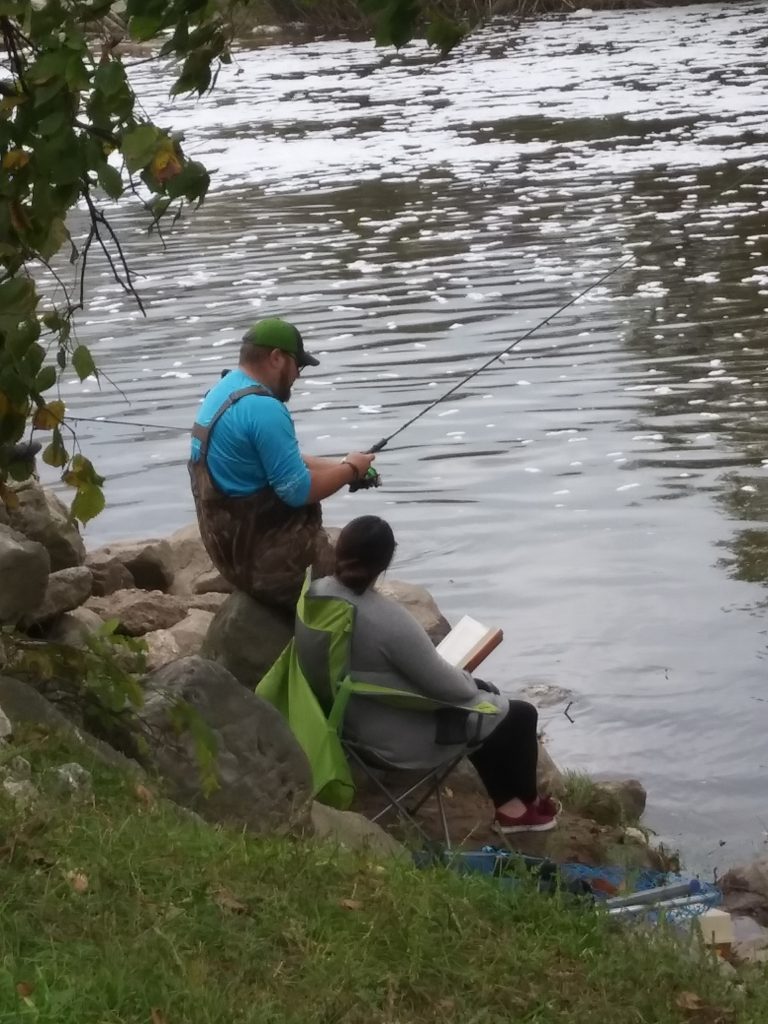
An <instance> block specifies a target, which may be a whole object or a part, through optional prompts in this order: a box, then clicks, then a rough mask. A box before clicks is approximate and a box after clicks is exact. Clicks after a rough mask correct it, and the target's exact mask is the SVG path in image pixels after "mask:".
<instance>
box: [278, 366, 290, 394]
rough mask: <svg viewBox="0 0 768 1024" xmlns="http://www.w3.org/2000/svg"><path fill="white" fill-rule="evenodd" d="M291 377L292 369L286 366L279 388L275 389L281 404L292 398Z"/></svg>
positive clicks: (279, 381) (281, 375)
mask: <svg viewBox="0 0 768 1024" xmlns="http://www.w3.org/2000/svg"><path fill="white" fill-rule="evenodd" d="M290 376H291V370H290V367H288V366H286V367H285V369H284V370H283V371H282V372H281V374H280V378H279V380H278V382H277V386H276V387H275V388H274V392H275V397H276V398H279V399H280V401H281V402H287V401H288V399H289V398H290V397H291V384H290V383H289V381H290Z"/></svg>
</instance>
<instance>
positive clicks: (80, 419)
mask: <svg viewBox="0 0 768 1024" xmlns="http://www.w3.org/2000/svg"><path fill="white" fill-rule="evenodd" d="M634 258H635V255H634V253H630V255H629V256H625V257H624V259H623V260H622V261H621V262H620V263H617V264H616V266H615V267H612V268H611V269H610V270H608V271H606V273H605V274H603V275H602V277H599V278H598V279H597V280H596V281H593V282H592V284H590V285H587V287H586V288H585V289H584V290H583V291H581V292H579V293H578V295H574V296H573V297H572V298H570V299H569V300H568V301H567V302H565V303H563V305H562V306H559V307H558V308H557V309H556V310H554V311H553V312H552V313H550V314H549V316H547V317H545V318H544V319H543V320H540V321H539V322H538V323H537V324H534V326H533V327H531V328H530V330H528V331H526V332H525V334H521V335H520V337H519V338H515V340H514V341H513V342H511V344H509V345H507V347H506V348H505V349H502V351H501V352H497V353H496V354H495V355H493V356H491V358H490V359H487V360H486V361H485V362H484V363H483V364H482V366H478V367H477V369H476V370H473V371H472V372H471V373H470V374H468V376H466V377H463V378H462V379H461V380H460V381H458V383H456V384H454V385H453V387H452V388H449V389H448V390H447V391H445V392H444V393H443V394H442V395H440V396H439V398H436V399H435V400H434V402H430V403H429V405H426V406H424V408H423V409H421V410H420V411H419V412H417V413H416V415H415V416H412V417H411V418H410V419H409V420H408V421H407V422H406V423H403V425H402V426H400V427H398V428H397V430H395V431H394V432H393V433H391V434H389V435H388V436H387V437H383V438H382V439H381V440H380V441H377V442H376V444H375V445H374V446H373V447H372V448H369V449H368V451H369V452H370V453H374V452H380V451H381V450H382V449H383V448H384V447H385V446H386V445H388V444H389V442H390V441H391V440H392V438H393V437H397V435H398V434H402V432H403V431H404V430H405V429H406V428H407V427H410V426H411V424H413V423H415V422H416V421H417V420H420V419H421V417H422V416H426V414H427V413H428V412H429V411H430V410H431V409H434V408H435V406H436V405H439V404H440V403H441V402H443V401H445V399H446V398H448V397H449V396H450V395H452V394H453V393H454V392H455V391H458V390H459V388H463V387H464V385H465V384H468V383H469V382H470V381H471V380H472V378H473V377H476V376H477V375H478V374H479V373H482V372H483V370H487V369H488V367H489V366H492V365H493V363H495V362H496V360H497V359H501V357H502V356H505V355H507V353H508V352H511V351H512V349H513V348H515V346H516V345H519V344H520V343H521V342H523V341H525V340H526V339H527V338H530V337H531V335H532V334H535V332H536V331H538V330H540V329H541V328H542V327H544V326H546V324H548V323H549V322H550V320H554V319H555V317H556V316H559V315H560V314H561V313H562V312H564V310H566V309H568V307H569V306H572V305H573V304H574V303H575V302H578V301H579V299H583V298H584V296H585V295H587V294H588V293H589V292H591V291H592V289H593V288H597V287H598V286H599V285H601V284H602V283H603V281H607V280H608V278H609V277H611V276H612V275H613V274H616V273H618V271H619V270H621V268H622V267H624V266H626V265H627V263H629V262H630V261H631V260H633V259H634ZM65 418H66V419H67V420H71V421H72V422H73V423H114V424H117V426H121V427H124V426H132V427H147V428H149V429H151V430H178V431H187V430H189V427H175V426H173V424H169V425H166V426H163V424H161V423H139V422H137V421H136V420H128V421H126V420H113V419H109V418H108V417H106V416H93V417H89V416H67V417H65Z"/></svg>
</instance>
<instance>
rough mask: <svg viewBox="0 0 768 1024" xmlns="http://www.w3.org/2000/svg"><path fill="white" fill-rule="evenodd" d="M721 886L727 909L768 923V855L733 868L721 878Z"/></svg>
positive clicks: (761, 922) (760, 922)
mask: <svg viewBox="0 0 768 1024" xmlns="http://www.w3.org/2000/svg"><path fill="white" fill-rule="evenodd" d="M720 888H721V889H722V892H723V896H724V906H725V909H726V910H730V911H731V912H732V913H736V914H744V915H746V916H747V917H751V918H753V919H754V920H755V921H757V922H758V924H761V925H764V926H766V925H768V857H758V858H757V860H753V861H752V863H751V864H744V865H741V866H740V867H735V868H731V870H730V871H727V872H726V873H725V874H724V875H723V877H722V878H721V879H720Z"/></svg>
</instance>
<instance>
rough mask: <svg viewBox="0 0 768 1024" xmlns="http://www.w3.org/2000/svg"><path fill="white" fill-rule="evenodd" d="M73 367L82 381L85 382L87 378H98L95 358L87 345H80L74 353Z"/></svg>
mask: <svg viewBox="0 0 768 1024" xmlns="http://www.w3.org/2000/svg"><path fill="white" fill-rule="evenodd" d="M72 365H73V366H74V368H75V373H76V374H77V376H78V377H79V378H80V380H85V378H86V377H91V376H96V364H95V363H94V361H93V356H92V355H91V353H90V351H89V350H88V349H87V348H86V347H85V345H78V346H77V348H76V349H75V351H74V352H73V353H72Z"/></svg>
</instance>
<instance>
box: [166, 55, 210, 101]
mask: <svg viewBox="0 0 768 1024" xmlns="http://www.w3.org/2000/svg"><path fill="white" fill-rule="evenodd" d="M210 84H211V54H210V53H209V52H208V51H207V50H195V51H193V52H192V53H190V54H189V56H188V57H187V59H186V60H185V61H184V65H183V67H182V69H181V75H180V76H179V78H178V79H177V80H176V82H174V84H173V87H172V88H171V95H172V96H178V95H179V94H180V93H185V92H196V93H198V94H199V95H201V96H202V94H203V93H204V92H205V91H206V89H207V88H208V86H209V85H210Z"/></svg>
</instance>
